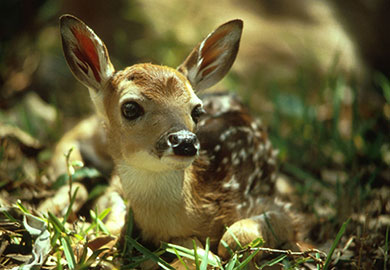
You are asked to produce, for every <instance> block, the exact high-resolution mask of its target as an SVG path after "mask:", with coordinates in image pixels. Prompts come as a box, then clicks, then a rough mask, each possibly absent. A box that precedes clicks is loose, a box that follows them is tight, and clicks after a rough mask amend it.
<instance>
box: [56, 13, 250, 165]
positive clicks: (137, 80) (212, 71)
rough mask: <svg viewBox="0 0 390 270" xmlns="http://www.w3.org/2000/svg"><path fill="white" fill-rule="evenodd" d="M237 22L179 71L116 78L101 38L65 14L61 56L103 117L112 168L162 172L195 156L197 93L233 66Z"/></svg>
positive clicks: (130, 70)
mask: <svg viewBox="0 0 390 270" xmlns="http://www.w3.org/2000/svg"><path fill="white" fill-rule="evenodd" d="M242 26H243V23H242V21H241V20H233V21H229V22H227V23H225V24H223V25H221V26H220V27H218V28H217V29H216V30H215V31H214V32H212V33H210V34H209V35H208V36H207V37H206V38H205V39H204V40H203V41H202V42H201V43H200V44H199V45H198V46H196V47H195V48H194V49H193V50H192V52H191V53H190V54H189V56H188V57H187V59H186V60H185V61H184V62H183V63H182V64H181V65H180V66H179V67H178V68H177V69H174V68H170V67H166V66H160V65H153V64H135V65H132V66H129V67H127V68H125V69H124V70H120V71H116V70H115V69H114V67H113V65H112V64H111V61H110V58H109V55H108V51H107V48H106V46H105V45H104V43H103V42H102V41H101V39H100V38H99V37H98V36H97V35H96V34H95V33H94V32H93V31H92V30H91V29H90V28H89V27H88V26H87V25H85V24H84V23H83V22H82V21H80V20H79V19H77V18H76V17H74V16H71V15H64V16H62V17H61V18H60V27H61V36H62V44H63V50H64V54H65V57H66V60H67V63H68V65H69V67H70V69H71V70H72V72H73V74H74V76H75V77H76V78H77V79H78V80H79V81H80V82H81V83H83V84H84V85H85V86H86V87H87V88H88V89H89V93H90V96H91V99H92V101H93V103H94V105H95V108H96V111H97V113H98V114H99V115H100V116H101V117H102V119H103V122H104V125H105V128H106V131H107V135H108V140H109V145H110V152H111V154H112V157H113V159H114V161H115V162H116V163H118V162H125V163H126V164H127V165H129V166H132V167H134V168H139V169H142V170H148V171H154V172H161V171H167V170H181V169H185V168H186V167H188V166H189V165H190V164H191V163H192V161H193V160H194V159H195V157H196V156H197V154H198V152H199V142H198V139H197V137H196V135H195V132H196V124H197V122H198V120H199V117H200V116H201V114H202V113H203V112H204V111H203V108H202V101H201V100H200V99H199V98H198V96H197V95H196V93H197V92H198V91H201V90H203V89H206V88H208V87H210V86H212V85H214V84H215V83H217V82H218V81H219V80H221V79H222V78H223V77H224V76H225V75H226V73H227V72H228V70H229V69H230V67H231V66H232V64H233V62H234V60H235V58H236V55H237V52H238V47H239V43H240V38H241V32H242Z"/></svg>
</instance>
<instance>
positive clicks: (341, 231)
mask: <svg viewBox="0 0 390 270" xmlns="http://www.w3.org/2000/svg"><path fill="white" fill-rule="evenodd" d="M349 221H350V219H348V220H347V221H346V222H344V223H343V225H342V226H341V228H340V230H339V232H338V233H337V235H336V239H335V240H334V241H333V244H332V246H331V248H330V250H329V253H328V257H327V258H326V261H325V264H324V268H323V270H327V269H328V267H329V265H330V261H331V259H332V255H333V252H334V250H335V249H336V247H337V245H338V244H339V242H340V239H341V237H342V236H343V234H344V232H345V229H346V228H347V225H348V223H349Z"/></svg>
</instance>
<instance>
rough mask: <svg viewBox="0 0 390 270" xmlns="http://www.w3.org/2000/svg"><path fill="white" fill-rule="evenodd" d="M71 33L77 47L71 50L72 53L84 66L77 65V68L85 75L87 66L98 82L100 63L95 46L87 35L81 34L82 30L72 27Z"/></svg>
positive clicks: (99, 79)
mask: <svg viewBox="0 0 390 270" xmlns="http://www.w3.org/2000/svg"><path fill="white" fill-rule="evenodd" d="M71 31H72V33H73V35H74V36H75V38H76V39H77V45H78V46H77V47H76V48H75V49H73V53H74V54H75V55H76V57H77V58H78V59H79V60H80V61H81V62H83V63H84V64H85V66H84V67H82V66H81V65H79V67H80V68H81V69H82V70H83V71H84V72H85V73H86V74H87V73H88V66H89V67H90V68H91V69H92V72H93V75H94V77H95V79H96V80H97V81H98V82H100V81H101V78H100V75H99V73H100V62H99V55H98V53H97V51H96V47H95V44H94V43H93V41H92V40H91V39H90V38H89V37H88V36H87V35H85V34H84V33H83V31H82V30H79V29H76V28H75V27H73V28H71Z"/></svg>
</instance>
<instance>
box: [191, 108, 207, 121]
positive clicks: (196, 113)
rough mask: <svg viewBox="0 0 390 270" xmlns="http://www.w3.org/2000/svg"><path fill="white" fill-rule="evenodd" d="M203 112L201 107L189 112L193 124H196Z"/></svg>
mask: <svg viewBox="0 0 390 270" xmlns="http://www.w3.org/2000/svg"><path fill="white" fill-rule="evenodd" d="M205 113H206V112H205V110H204V109H203V107H202V106H201V105H198V106H196V107H195V108H194V109H193V110H192V112H191V117H192V120H194V122H195V123H198V121H199V118H200V117H201V116H202V115H203V114H205Z"/></svg>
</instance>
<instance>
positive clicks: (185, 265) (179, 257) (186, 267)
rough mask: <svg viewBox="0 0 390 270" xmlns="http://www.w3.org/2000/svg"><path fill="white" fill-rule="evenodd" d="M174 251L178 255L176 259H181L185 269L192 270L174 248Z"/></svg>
mask: <svg viewBox="0 0 390 270" xmlns="http://www.w3.org/2000/svg"><path fill="white" fill-rule="evenodd" d="M172 250H173V251H174V252H175V254H176V257H177V258H178V259H179V261H180V262H181V264H182V265H183V266H184V267H185V269H187V270H190V269H189V268H188V266H187V264H186V263H185V262H184V261H183V258H182V257H181V256H180V255H179V252H178V251H177V249H176V248H174V247H172Z"/></svg>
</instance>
